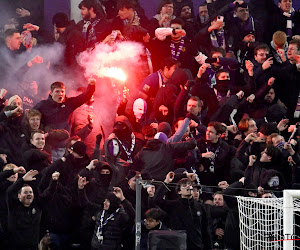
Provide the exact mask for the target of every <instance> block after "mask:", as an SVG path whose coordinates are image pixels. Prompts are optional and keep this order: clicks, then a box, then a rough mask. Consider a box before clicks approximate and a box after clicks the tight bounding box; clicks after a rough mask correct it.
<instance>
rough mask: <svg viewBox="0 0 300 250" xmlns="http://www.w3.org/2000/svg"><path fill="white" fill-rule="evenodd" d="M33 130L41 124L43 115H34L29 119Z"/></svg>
mask: <svg viewBox="0 0 300 250" xmlns="http://www.w3.org/2000/svg"><path fill="white" fill-rule="evenodd" d="M28 123H29V127H30V129H31V130H38V129H39V128H40V124H41V117H40V116H39V115H35V116H32V117H30V118H29V119H28Z"/></svg>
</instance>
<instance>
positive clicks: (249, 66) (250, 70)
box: [245, 60, 254, 76]
mask: <svg viewBox="0 0 300 250" xmlns="http://www.w3.org/2000/svg"><path fill="white" fill-rule="evenodd" d="M245 66H246V69H247V71H248V74H249V76H253V68H254V65H253V63H252V62H251V61H250V60H246V61H245Z"/></svg>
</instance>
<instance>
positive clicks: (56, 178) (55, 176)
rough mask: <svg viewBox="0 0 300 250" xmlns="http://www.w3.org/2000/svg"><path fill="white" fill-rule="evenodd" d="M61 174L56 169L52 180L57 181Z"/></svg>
mask: <svg viewBox="0 0 300 250" xmlns="http://www.w3.org/2000/svg"><path fill="white" fill-rule="evenodd" d="M59 176H60V172H58V171H55V172H54V173H53V174H52V180H54V181H57V180H58V178H59Z"/></svg>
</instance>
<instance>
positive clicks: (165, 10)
mask: <svg viewBox="0 0 300 250" xmlns="http://www.w3.org/2000/svg"><path fill="white" fill-rule="evenodd" d="M173 12H174V5H173V4H172V3H168V4H165V5H164V6H163V7H162V8H161V11H160V13H161V14H167V15H169V16H172V15H173Z"/></svg>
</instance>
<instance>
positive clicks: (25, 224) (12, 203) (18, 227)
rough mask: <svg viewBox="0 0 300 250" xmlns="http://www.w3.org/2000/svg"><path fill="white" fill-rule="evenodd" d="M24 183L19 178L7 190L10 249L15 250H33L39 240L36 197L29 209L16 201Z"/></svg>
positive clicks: (39, 209) (38, 210) (38, 213)
mask: <svg viewBox="0 0 300 250" xmlns="http://www.w3.org/2000/svg"><path fill="white" fill-rule="evenodd" d="M24 183H25V182H24V180H23V178H20V179H19V180H17V181H16V182H15V183H14V184H13V185H11V186H10V187H9V188H8V190H7V204H8V230H9V233H10V243H11V246H12V249H16V250H17V249H35V248H37V245H38V242H39V239H40V238H39V237H40V222H41V216H42V210H41V207H40V205H39V202H38V200H37V197H35V198H34V200H33V202H32V203H31V205H30V206H29V207H25V206H24V205H23V204H22V203H21V202H20V201H19V200H18V199H17V193H18V191H19V190H20V189H21V188H22V186H23V184H24Z"/></svg>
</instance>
